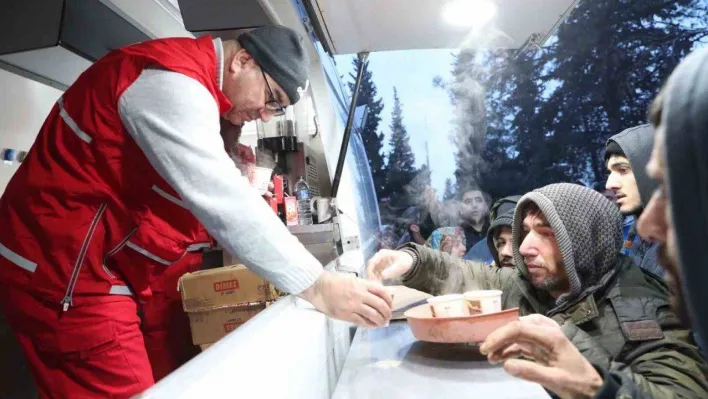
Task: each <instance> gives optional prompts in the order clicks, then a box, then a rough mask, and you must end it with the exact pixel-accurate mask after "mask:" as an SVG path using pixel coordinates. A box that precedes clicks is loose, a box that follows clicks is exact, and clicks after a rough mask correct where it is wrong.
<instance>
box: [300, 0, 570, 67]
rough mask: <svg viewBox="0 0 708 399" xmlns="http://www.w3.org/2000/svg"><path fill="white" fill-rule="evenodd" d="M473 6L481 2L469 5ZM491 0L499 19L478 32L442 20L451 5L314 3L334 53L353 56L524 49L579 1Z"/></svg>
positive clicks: (377, 0) (415, 0)
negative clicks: (428, 50)
mask: <svg viewBox="0 0 708 399" xmlns="http://www.w3.org/2000/svg"><path fill="white" fill-rule="evenodd" d="M474 1H482V0H470V2H472V3H473V2H474ZM489 1H491V2H493V3H495V4H496V6H497V13H496V16H495V17H494V18H493V19H492V20H491V21H490V22H488V23H486V24H485V25H484V26H482V27H477V28H474V29H470V28H459V27H455V26H452V25H450V24H449V23H447V22H446V21H445V20H444V19H443V17H442V12H443V7H444V6H445V5H446V4H447V3H449V2H450V0H311V4H312V5H313V8H314V9H315V13H316V14H317V15H316V16H317V18H318V19H319V23H320V24H321V25H322V26H323V30H324V31H325V35H327V36H328V38H327V39H328V41H329V42H330V44H331V46H332V48H333V50H334V52H335V53H336V54H351V53H358V52H362V51H369V52H373V51H392V50H409V49H436V48H490V47H494V48H520V47H522V46H523V45H524V44H525V43H526V42H527V40H528V39H529V37H530V36H532V35H538V36H539V37H540V38H545V37H547V36H548V35H549V33H551V32H552V31H553V30H554V28H555V27H556V26H557V24H558V23H559V22H561V21H562V20H563V19H564V18H565V17H566V16H567V14H568V12H569V11H570V10H571V9H572V7H574V5H575V3H576V2H577V0H489ZM473 8H474V7H473ZM471 14H473V13H471ZM470 18H474V15H471V17H470Z"/></svg>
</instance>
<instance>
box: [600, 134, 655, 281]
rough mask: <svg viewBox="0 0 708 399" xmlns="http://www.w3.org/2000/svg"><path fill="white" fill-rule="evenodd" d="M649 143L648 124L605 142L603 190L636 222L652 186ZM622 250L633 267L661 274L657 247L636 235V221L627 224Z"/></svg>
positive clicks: (650, 138) (650, 141)
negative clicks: (605, 177)
mask: <svg viewBox="0 0 708 399" xmlns="http://www.w3.org/2000/svg"><path fill="white" fill-rule="evenodd" d="M653 140H654V129H653V128H652V127H651V125H640V126H636V127H633V128H630V129H627V130H624V131H623V132H621V133H619V134H616V135H614V136H612V137H610V139H609V140H607V146H606V148H605V166H606V167H607V170H608V172H609V173H610V175H609V176H608V177H607V182H606V184H605V187H606V188H607V189H609V190H613V191H614V192H615V198H616V203H617V206H619V209H620V212H622V215H624V216H625V218H629V219H630V220H634V221H636V219H637V218H638V217H639V215H641V213H642V210H643V209H644V206H645V205H646V204H647V203H648V202H649V198H650V197H651V193H652V192H653V191H654V188H655V187H656V184H655V183H654V182H653V181H652V180H651V179H650V178H649V176H648V175H647V173H646V170H645V167H646V165H647V161H648V160H649V154H650V153H651V147H652V142H653ZM624 247H625V250H626V252H627V254H628V255H629V256H630V257H631V258H632V260H633V261H634V263H636V264H637V266H639V267H640V268H642V269H644V270H646V271H648V272H651V273H654V274H655V275H657V276H663V274H664V271H663V269H662V268H661V267H660V266H659V265H658V264H657V262H656V250H657V246H656V244H654V243H652V242H648V241H646V240H644V239H642V237H641V236H640V235H638V234H637V225H636V222H633V223H631V227H630V229H629V232H628V234H627V237H626V238H625V244H624Z"/></svg>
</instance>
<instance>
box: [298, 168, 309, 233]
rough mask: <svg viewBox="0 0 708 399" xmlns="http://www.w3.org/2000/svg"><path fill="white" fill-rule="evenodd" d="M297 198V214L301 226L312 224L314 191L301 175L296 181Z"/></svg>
mask: <svg viewBox="0 0 708 399" xmlns="http://www.w3.org/2000/svg"><path fill="white" fill-rule="evenodd" d="M295 198H297V214H298V222H299V224H300V226H306V225H310V224H312V193H311V192H310V186H308V185H307V182H306V181H305V178H304V177H302V176H300V179H298V181H297V183H295Z"/></svg>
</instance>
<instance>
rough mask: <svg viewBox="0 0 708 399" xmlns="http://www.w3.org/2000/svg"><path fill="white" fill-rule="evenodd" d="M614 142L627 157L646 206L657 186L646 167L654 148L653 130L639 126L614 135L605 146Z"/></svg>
mask: <svg viewBox="0 0 708 399" xmlns="http://www.w3.org/2000/svg"><path fill="white" fill-rule="evenodd" d="M612 141H614V142H615V143H617V145H618V146H620V148H622V152H624V154H625V155H626V156H627V160H628V161H629V164H630V165H631V166H632V172H633V173H634V178H635V180H636V181H637V187H638V188H639V196H640V197H641V199H642V205H643V206H646V204H648V203H649V199H651V195H652V193H653V192H654V190H656V187H657V184H656V183H655V182H654V180H652V179H651V178H650V177H649V175H647V171H646V166H647V163H648V162H649V157H650V156H651V149H652V147H653V146H654V128H653V127H652V126H651V125H640V126H635V127H632V128H629V129H627V130H624V131H622V132H621V133H618V134H615V135H614V136H612V137H610V139H609V140H607V144H609V143H610V142H612Z"/></svg>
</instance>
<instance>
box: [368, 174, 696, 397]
mask: <svg viewBox="0 0 708 399" xmlns="http://www.w3.org/2000/svg"><path fill="white" fill-rule="evenodd" d="M621 225H622V217H621V214H620V212H619V210H618V209H617V207H615V206H614V205H613V204H612V203H611V202H609V201H608V200H607V199H606V198H604V197H603V196H602V194H600V193H598V192H596V191H594V190H591V189H588V188H585V187H582V186H579V185H574V184H567V183H560V184H552V185H549V186H546V187H543V188H540V189H537V190H534V191H533V192H531V193H528V194H526V195H524V196H523V197H522V198H521V199H520V200H519V203H518V204H517V206H516V212H515V214H514V225H513V234H512V246H513V251H514V259H515V263H516V269H515V270H514V269H511V268H499V267H494V266H490V265H485V264H482V263H475V262H470V261H462V260H456V259H453V258H452V257H450V256H448V255H447V254H443V253H440V252H437V251H432V250H430V249H427V248H424V247H420V246H416V245H407V246H404V247H403V248H401V249H400V250H399V251H380V252H379V253H378V254H377V255H375V256H374V257H373V258H372V259H371V261H370V262H369V263H368V265H367V273H368V278H370V279H375V280H378V279H384V278H392V277H398V276H400V277H402V282H403V284H404V285H406V286H408V287H411V288H415V289H418V290H421V291H425V292H428V293H431V294H433V295H439V294H445V293H461V292H465V291H470V290H488V289H498V290H502V307H503V308H504V309H510V308H515V307H518V308H519V309H520V315H521V316H527V317H526V318H524V317H522V319H523V322H514V323H510V324H509V325H507V326H505V327H502V328H501V329H500V330H503V329H506V330H505V331H506V333H500V332H499V331H497V332H494V333H492V334H491V335H490V337H489V338H488V339H487V341H486V342H485V343H484V345H483V346H482V347H481V351H482V353H484V354H488V356H489V359H490V361H492V362H497V361H500V360H506V359H508V358H510V357H516V356H518V355H521V354H523V355H528V356H534V355H536V358H535V360H536V361H537V362H538V363H535V364H527V363H521V364H522V366H523V367H525V370H529V369H531V367H537V366H538V367H549V366H550V367H553V366H554V365H556V364H558V363H561V362H563V361H565V359H564V358H559V357H557V356H555V353H554V352H549V351H548V350H547V346H546V345H543V346H541V345H539V346H537V347H532V348H528V346H527V345H525V342H523V341H514V340H513V338H514V337H516V336H518V334H519V331H521V333H523V332H525V331H526V330H525V328H526V326H527V325H529V324H530V325H534V326H537V327H538V328H537V331H539V332H538V333H537V334H536V335H537V336H538V338H539V339H543V340H552V341H553V342H556V341H558V342H561V343H562V345H563V349H564V350H565V352H563V353H566V352H570V353H571V355H577V356H579V357H580V358H584V359H587V361H586V362H585V363H582V364H581V365H580V366H579V367H578V368H576V369H574V370H573V371H572V372H568V374H567V375H566V377H567V378H566V380H565V382H573V383H577V384H578V385H577V387H579V388H578V391H577V392H579V393H580V394H586V393H588V392H591V391H592V390H596V389H598V388H599V387H600V386H601V385H602V379H601V378H600V377H598V376H596V378H594V379H589V380H588V381H584V380H581V379H579V378H578V377H577V376H578V375H579V373H581V372H584V371H588V370H590V369H591V370H593V371H594V370H596V369H595V368H594V367H593V366H592V365H591V363H592V364H595V365H597V366H598V367H600V368H604V369H606V370H610V371H612V372H616V373H618V374H622V375H623V376H626V378H628V379H631V380H633V381H636V384H637V385H638V387H639V388H638V389H641V391H642V392H646V393H647V395H649V396H650V397H655V398H664V397H667V398H673V397H677V396H678V397H693V396H694V395H696V394H698V395H699V396H700V395H702V396H705V395H708V381H706V377H705V375H704V373H703V371H704V368H705V366H706V362H705V361H704V360H703V358H702V357H701V356H700V354H699V352H698V349H697V347H696V346H695V345H694V343H693V341H692V339H691V336H690V331H689V330H688V329H686V328H684V327H682V326H680V325H679V323H678V320H677V318H676V316H675V315H674V314H673V313H672V312H671V311H670V310H669V307H668V297H669V291H668V288H667V287H666V286H665V284H664V282H663V281H662V280H661V279H659V278H658V277H656V276H654V275H652V274H651V273H646V272H644V271H643V270H642V269H640V268H639V267H637V266H636V265H635V264H634V263H633V262H632V260H631V258H629V257H627V256H624V255H622V254H621V253H620V251H619V250H620V247H621V245H622V235H621V230H620V228H621ZM529 315H530V316H529ZM547 325H552V327H548V326H547ZM561 326H562V327H561ZM497 334H502V337H501V338H503V339H501V338H499V336H498V335H497ZM515 334H516V335H515ZM510 341H511V343H510V344H509V342H510ZM543 342H545V341H543ZM534 350H536V351H535V352H534ZM519 362H523V361H521V360H516V359H514V360H507V363H506V365H505V367H506V370H507V371H508V372H510V373H511V374H514V375H519V376H521V377H522V378H524V374H523V373H522V372H520V371H519V366H518V365H519V364H520V363H519ZM515 367H516V368H515ZM551 378H559V376H558V375H557V374H555V375H553V376H550V375H549V376H548V379H544V380H543V381H542V382H541V383H542V384H543V383H551V382H553V381H550V379H551ZM582 384H585V385H582ZM554 387H556V386H555V385H551V389H553V388H554ZM574 389H575V388H574ZM554 391H555V390H554ZM555 392H560V393H561V394H563V393H564V391H562V390H561V391H555ZM561 396H563V395H561ZM565 397H571V396H567V395H566V396H565Z"/></svg>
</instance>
